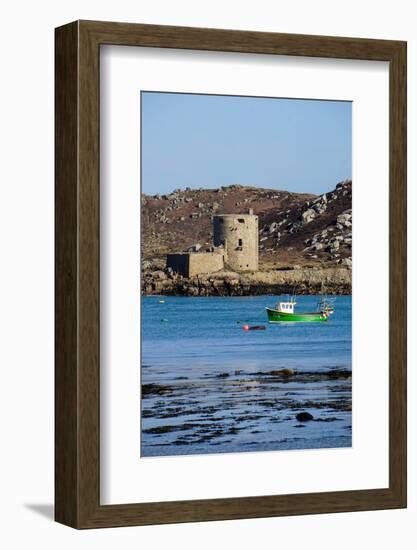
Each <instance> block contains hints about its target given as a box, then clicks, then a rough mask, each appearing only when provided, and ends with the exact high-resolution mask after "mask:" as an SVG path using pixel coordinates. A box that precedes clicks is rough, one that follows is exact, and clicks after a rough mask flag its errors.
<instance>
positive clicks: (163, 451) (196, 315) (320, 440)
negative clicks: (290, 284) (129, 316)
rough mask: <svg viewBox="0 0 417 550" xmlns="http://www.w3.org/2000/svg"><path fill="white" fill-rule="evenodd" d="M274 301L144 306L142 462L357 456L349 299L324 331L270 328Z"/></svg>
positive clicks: (150, 301) (303, 302)
mask: <svg viewBox="0 0 417 550" xmlns="http://www.w3.org/2000/svg"><path fill="white" fill-rule="evenodd" d="M277 299H278V298H275V297H271V296H256V297H206V298H195V297H169V296H168V297H162V296H147V297H143V298H142V368H141V375H142V426H141V430H142V431H141V454H142V456H160V455H177V454H196V453H198V454H201V453H213V452H242V451H254V450H256V451H270V450H280V449H306V448H323V447H326V448H328V447H347V446H351V379H350V377H348V376H346V370H348V371H351V297H350V296H338V297H337V299H336V302H335V313H334V314H333V315H332V316H331V317H330V320H329V321H328V322H327V323H286V324H268V323H267V317H266V312H265V307H266V306H271V305H274V303H275V302H276V301H277ZM317 300H318V297H317V296H300V297H298V298H297V301H298V303H297V310H298V311H314V310H315V309H316V305H317ZM161 302H163V303H161ZM246 323H247V324H249V325H251V324H256V325H261V324H262V325H265V326H266V330H265V331H249V332H246V331H244V330H243V329H242V325H243V324H246ZM280 369H292V370H294V371H296V373H297V376H295V377H294V376H288V377H283V376H281V375H273V374H271V371H272V372H273V371H277V370H280ZM341 371H343V372H344V375H343V376H341V377H339V376H338V375H336V376H334V377H331V376H327V375H328V374H329V373H332V372H333V373H336V374H337V373H339V372H341ZM303 373H305V376H304V375H303V376H300V375H301V374H303ZM300 412H309V413H310V414H311V415H312V416H313V420H312V421H308V422H300V421H299V420H297V419H296V416H297V414H299V413H300Z"/></svg>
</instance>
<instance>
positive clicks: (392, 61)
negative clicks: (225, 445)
mask: <svg viewBox="0 0 417 550" xmlns="http://www.w3.org/2000/svg"><path fill="white" fill-rule="evenodd" d="M103 44H117V45H126V46H132V47H134V46H148V47H158V48H180V49H190V50H210V51H223V52H246V53H264V54H271V55H290V56H306V57H322V58H340V59H359V60H375V61H387V62H389V82H390V98H389V108H390V128H389V143H390V145H389V161H390V167H389V186H390V187H389V200H390V214H389V217H390V219H389V232H390V242H389V293H390V312H389V322H390V324H389V344H390V346H389V487H388V488H383V489H369V490H353V491H338V492H323V493H311V494H292V495H268V496H256V497H245V498H222V499H210V500H191V501H176V502H153V503H141V504H135V503H132V504H122V505H101V504H100V495H99V488H100V483H99V479H100V467H99V464H100V463H99V458H100V455H99V446H100V421H99V419H100V399H99V396H100V393H99V388H100V368H99V367H100V354H99V349H100V346H99V303H100V301H99V288H100V278H99V250H100V248H99V238H100V235H99V201H100V191H99V173H100V171H99V97H100V95H99V82H100V80H99V56H100V46H101V45H103ZM55 71H56V73H55V75H56V105H55V108H56V166H55V168H56V333H55V345H56V371H55V376H56V381H55V389H56V394H55V395H56V397H55V413H56V416H55V437H56V442H55V449H56V451H55V453H56V458H55V464H56V471H55V480H56V497H55V518H56V521H58V522H61V523H63V524H66V525H69V526H71V527H75V528H98V527H116V526H127V525H145V524H158V523H176V522H192V521H208V520H224V519H237V518H259V517H267V516H289V515H295V514H319V513H330V512H348V511H359V510H380V509H387V508H404V507H405V506H406V43H405V42H399V41H386V40H368V39H358V38H335V37H329V36H307V35H293V34H276V33H260V32H248V31H230V30H218V29H199V28H187V27H170V26H156V25H140V24H130V23H129V24H124V23H110V22H93V21H76V22H73V23H70V24H68V25H65V26H62V27H59V28H58V29H56V66H55Z"/></svg>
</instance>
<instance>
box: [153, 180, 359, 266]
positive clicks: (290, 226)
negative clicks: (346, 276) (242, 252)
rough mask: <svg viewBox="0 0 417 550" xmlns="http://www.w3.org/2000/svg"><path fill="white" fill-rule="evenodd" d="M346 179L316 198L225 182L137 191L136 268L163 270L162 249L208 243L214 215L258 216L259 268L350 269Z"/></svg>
mask: <svg viewBox="0 0 417 550" xmlns="http://www.w3.org/2000/svg"><path fill="white" fill-rule="evenodd" d="M351 201H352V182H351V181H343V182H341V183H338V184H337V185H336V187H335V189H334V190H332V191H330V192H328V193H325V194H323V195H320V196H315V195H307V194H299V193H290V192H288V191H277V190H271V189H259V188H255V187H247V186H241V185H231V186H228V187H221V188H220V189H198V190H192V189H190V188H187V189H185V190H183V191H181V190H179V189H178V190H176V191H174V192H172V193H170V194H169V195H154V196H150V195H142V235H143V237H142V243H143V244H142V256H143V264H142V269H144V270H145V271H148V270H152V269H161V268H163V263H164V258H165V255H166V254H167V253H168V252H180V251H185V250H188V249H192V248H193V247H194V249H200V248H201V249H202V250H204V248H206V247H208V246H211V245H212V236H213V234H212V222H211V218H212V216H213V214H215V213H239V212H247V210H248V208H252V209H253V211H254V213H255V214H257V215H258V216H259V251H260V269H261V270H265V271H269V270H271V269H283V270H285V269H287V268H290V269H291V268H292V269H294V268H297V267H298V266H300V267H321V268H327V267H333V266H338V265H339V266H343V267H347V268H350V267H351V253H352V210H351V208H352V205H351Z"/></svg>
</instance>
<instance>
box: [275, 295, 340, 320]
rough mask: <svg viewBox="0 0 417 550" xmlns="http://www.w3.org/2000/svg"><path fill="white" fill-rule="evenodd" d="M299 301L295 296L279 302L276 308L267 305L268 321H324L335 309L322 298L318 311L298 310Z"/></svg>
mask: <svg viewBox="0 0 417 550" xmlns="http://www.w3.org/2000/svg"><path fill="white" fill-rule="evenodd" d="M296 304H297V302H296V300H295V297H294V296H293V297H292V298H291V299H290V298H288V300H287V301H282V302H278V303H277V305H276V306H275V308H271V307H266V308H265V309H266V312H267V314H268V321H269V322H270V323H283V322H284V323H323V322H325V321H327V320H328V319H329V315H331V314H332V313H333V311H334V308H333V307H330V305H329V304H328V302H326V301H323V300H320V301H319V303H318V305H317V311H312V312H300V313H298V312H296V311H295V306H296Z"/></svg>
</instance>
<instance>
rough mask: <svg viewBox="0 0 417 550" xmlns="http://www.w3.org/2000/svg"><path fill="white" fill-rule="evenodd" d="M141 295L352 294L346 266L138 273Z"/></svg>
mask: <svg viewBox="0 0 417 550" xmlns="http://www.w3.org/2000/svg"><path fill="white" fill-rule="evenodd" d="M141 286H142V295H144V296H147V295H165V296H259V295H263V294H273V295H279V294H287V293H292V292H294V291H295V292H296V293H297V294H299V295H302V294H319V293H321V292H322V291H324V292H325V293H326V294H340V295H342V294H345V295H349V294H351V293H352V271H351V269H349V268H348V267H332V268H299V269H297V268H294V269H285V270H271V271H257V272H253V273H235V272H232V271H221V272H217V273H211V274H204V275H199V276H195V277H191V278H186V277H182V276H180V275H178V274H176V273H173V272H170V271H169V270H156V271H151V270H146V271H144V272H143V273H142V281H141Z"/></svg>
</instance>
